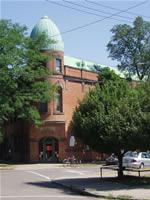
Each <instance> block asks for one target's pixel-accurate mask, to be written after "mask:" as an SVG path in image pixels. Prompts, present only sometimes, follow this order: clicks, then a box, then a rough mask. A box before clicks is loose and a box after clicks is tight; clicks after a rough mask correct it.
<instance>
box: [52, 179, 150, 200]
mask: <svg viewBox="0 0 150 200" xmlns="http://www.w3.org/2000/svg"><path fill="white" fill-rule="evenodd" d="M54 182H55V183H56V184H59V185H62V186H63V187H67V188H70V189H72V190H75V191H76V192H79V193H81V194H84V195H92V196H96V197H101V198H107V197H110V196H111V197H122V198H124V199H127V198H131V199H134V200H136V199H137V200H150V185H147V186H144V187H137V186H136V187H133V186H132V187H131V186H127V185H124V184H120V183H115V182H110V181H108V180H107V178H103V179H100V178H97V177H95V178H91V177H87V178H78V179H77V178H72V179H70V178H69V179H62V180H60V179H59V180H58V179H57V180H55V181H54Z"/></svg>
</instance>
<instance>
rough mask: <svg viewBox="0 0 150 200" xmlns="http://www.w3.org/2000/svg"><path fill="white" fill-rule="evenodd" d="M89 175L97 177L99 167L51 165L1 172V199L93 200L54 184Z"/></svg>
mask: <svg viewBox="0 0 150 200" xmlns="http://www.w3.org/2000/svg"><path fill="white" fill-rule="evenodd" d="M87 174H89V175H92V176H94V175H95V176H97V175H98V174H99V166H94V167H79V168H78V167H73V168H72V167H62V166H59V167H58V166H55V165H54V166H53V165H49V166H47V167H40V168H39V167H37V166H36V165H33V167H26V166H25V167H22V168H18V169H15V170H1V171H0V183H1V187H0V188H1V191H0V199H1V200H6V199H8V200H9V199H13V200H18V199H19V200H27V199H28V200H29V199H31V200H32V199H37V200H45V199H50V200H51V199H56V200H62V199H64V200H69V199H70V200H78V199H79V200H80V199H87V200H92V199H94V198H93V197H87V196H82V195H79V194H75V193H73V192H71V191H70V190H69V189H66V188H63V187H61V186H58V185H56V184H55V183H53V182H52V181H53V180H56V179H64V178H65V179H66V178H69V177H76V178H78V177H81V176H82V177H84V176H87Z"/></svg>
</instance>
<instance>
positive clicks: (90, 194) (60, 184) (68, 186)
mask: <svg viewBox="0 0 150 200" xmlns="http://www.w3.org/2000/svg"><path fill="white" fill-rule="evenodd" d="M52 183H54V184H56V185H59V186H62V187H64V188H67V189H69V190H71V191H73V192H76V193H78V194H81V195H84V196H93V197H102V198H105V196H103V195H97V194H93V193H90V192H87V191H86V190H85V188H82V189H81V188H78V187H76V186H73V185H66V184H64V183H58V182H57V181H54V180H52Z"/></svg>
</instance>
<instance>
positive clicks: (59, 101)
mask: <svg viewBox="0 0 150 200" xmlns="http://www.w3.org/2000/svg"><path fill="white" fill-rule="evenodd" d="M55 112H63V106H62V88H61V87H59V88H58V90H57V92H56V94H55Z"/></svg>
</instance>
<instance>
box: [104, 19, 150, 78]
mask: <svg viewBox="0 0 150 200" xmlns="http://www.w3.org/2000/svg"><path fill="white" fill-rule="evenodd" d="M111 32H112V33H113V36H112V39H111V41H110V42H109V43H108V45H107V48H108V51H109V56H110V57H111V58H112V59H114V60H117V61H119V62H120V64H119V65H118V67H119V69H120V70H122V71H124V72H125V73H128V77H132V76H133V75H136V76H137V77H138V78H139V79H140V80H142V79H144V78H148V79H149V78H150V22H146V21H144V20H143V19H142V18H141V17H137V18H136V19H135V21H134V23H133V27H132V26H130V25H127V24H123V25H116V26H114V27H113V28H112V30H111Z"/></svg>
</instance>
